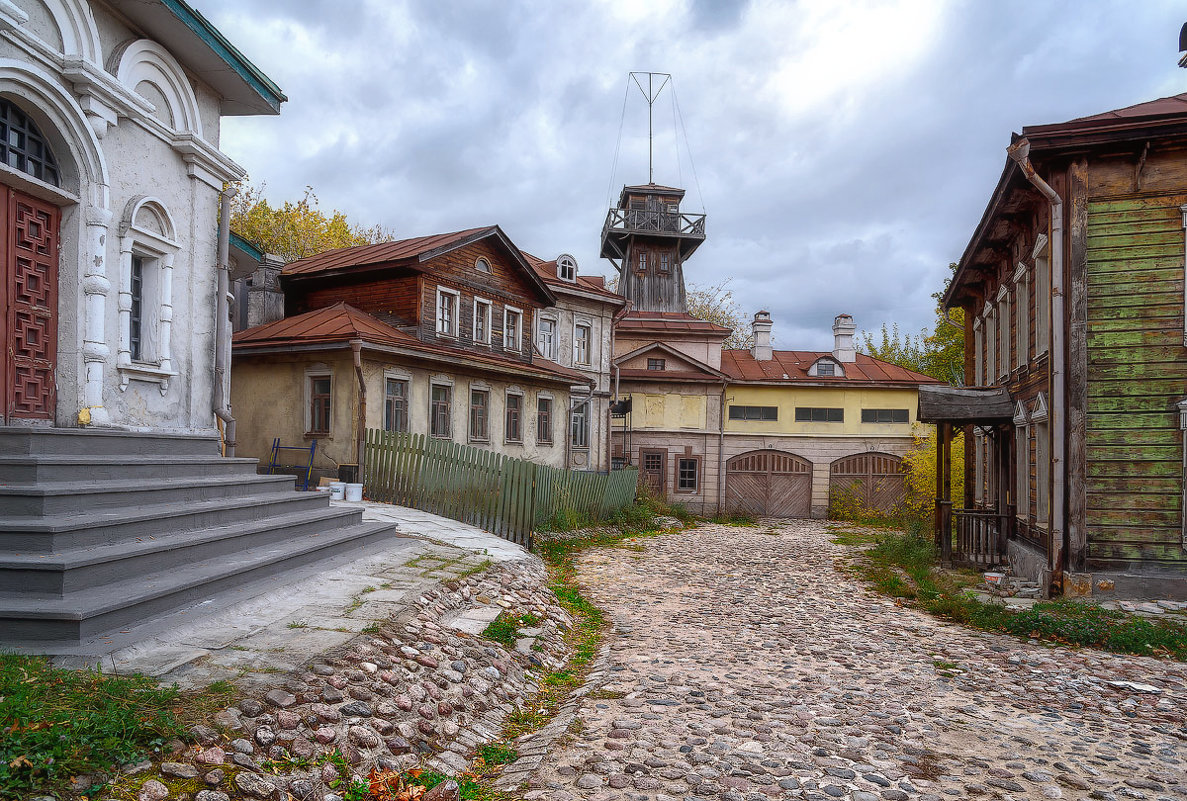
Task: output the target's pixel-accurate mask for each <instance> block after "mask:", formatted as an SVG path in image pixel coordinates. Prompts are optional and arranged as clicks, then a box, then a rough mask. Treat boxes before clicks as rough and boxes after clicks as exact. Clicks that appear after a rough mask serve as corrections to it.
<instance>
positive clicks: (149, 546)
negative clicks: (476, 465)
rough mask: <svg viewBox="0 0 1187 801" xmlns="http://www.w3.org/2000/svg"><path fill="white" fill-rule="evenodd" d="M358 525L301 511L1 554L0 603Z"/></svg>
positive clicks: (325, 512) (351, 516)
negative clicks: (116, 540) (89, 544)
mask: <svg viewBox="0 0 1187 801" xmlns="http://www.w3.org/2000/svg"><path fill="white" fill-rule="evenodd" d="M360 522H362V512H361V510H358V509H351V508H342V507H330V506H329V505H328V501H327V505H326V506H324V507H323V508H321V509H318V510H316V511H315V512H312V513H311V512H310V510H307V509H302V510H300V511H297V512H290V513H288V514H284V515H275V516H272V517H268V518H265V519H257V520H250V521H246V522H243V523H238V524H235V525H222V526H215V527H211V528H207V529H199V530H193V531H183V532H173V531H170V532H167V533H162V534H161V535H159V536H156V537H146V538H138V539H133V540H130V541H123V542H119V543H116V544H112V545H101V546H92V547H81V548H78V547H76V548H70V549H67V550H63V551H59V552H55V553H52V554H35V553H34V554H19V553H18V554H0V603H2V602H3V599H5V598H12V597H16V596H17V595H18V592H17V591H16V590H15V589H8V588H17V587H19V588H20V590H19V594H20V595H25V594H28V593H33V594H41V595H44V596H46V597H57V598H60V597H62V596H63V595H64V594H66V593H75V592H80V591H83V590H87V589H90V588H92V587H96V586H99V585H101V584H103V583H112V582H118V581H119V580H120V579H121V578H123V577H126V576H132V575H149V574H153V573H158V572H160V571H163V570H167V569H169V568H170V567H176V566H180V565H190V564H196V563H199V562H203V561H206V560H212V559H219V558H231V557H234V558H238V557H239V554H240V553H242V552H244V551H247V550H249V549H251V548H258V547H261V546H266V545H270V544H273V543H278V542H284V541H285V540H290V539H294V540H295V539H299V538H301V537H304V536H306V535H312V536H314V537H316V536H318V535H321V534H325V533H327V532H331V531H333V530H334V529H336V528H342V527H348V526H354V525H357V524H359V523H360Z"/></svg>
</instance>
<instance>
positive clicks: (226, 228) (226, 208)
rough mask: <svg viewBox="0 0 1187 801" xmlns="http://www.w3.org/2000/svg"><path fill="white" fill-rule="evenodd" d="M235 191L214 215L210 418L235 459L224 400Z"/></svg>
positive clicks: (231, 422)
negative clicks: (215, 277) (215, 269)
mask: <svg viewBox="0 0 1187 801" xmlns="http://www.w3.org/2000/svg"><path fill="white" fill-rule="evenodd" d="M238 193H239V190H238V189H236V188H235V186H234V185H231V186H228V187H227V188H226V189H224V190H223V191H222V192H221V193H220V195H219V213H218V297H217V299H216V303H215V313H214V314H215V317H214V416H215V417H217V418H218V419H219V420H222V421H223V425H224V426H225V433H224V435H223V455H224V456H232V457H233V456H234V455H235V418H234V417H232V416H231V399H230V398H229V397H227V396H228V389H229V384H230V382H229V380H228V379H229V377H230V376H229V371H228V367H229V364H230V361H231V313H230V308H231V307H230V298H229V297H228V292H229V291H230V286H231V283H230V272H231V263H230V259H231V198H233V197H235V195H237V194H238Z"/></svg>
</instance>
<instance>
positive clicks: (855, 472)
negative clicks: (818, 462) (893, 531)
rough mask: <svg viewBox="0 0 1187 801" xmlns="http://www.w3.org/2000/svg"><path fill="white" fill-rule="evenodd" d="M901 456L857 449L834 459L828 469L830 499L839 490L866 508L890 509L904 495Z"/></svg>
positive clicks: (830, 499)
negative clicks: (857, 450) (862, 451)
mask: <svg viewBox="0 0 1187 801" xmlns="http://www.w3.org/2000/svg"><path fill="white" fill-rule="evenodd" d="M906 478H907V477H906V474H905V472H904V471H903V460H902V459H900V458H899V457H897V456H892V455H891V454H889V453H877V452H874V451H870V452H869V453H858V454H855V455H853V456H846V457H845V458H843V459H837V460H836V461H835V462H833V463H832V466H831V468H830V470H829V482H828V495H829V502H830V504H831V503H835V502H836V501H837V499H838V497H839V496H841V495H842V494H845V495H848V496H849V497H852V498H854V499H855V500H857V501H859V502H860V503H861V504H862V506H864V507H865V508H867V509H875V510H877V511H880V512H893V511H894V509H895V508H896V507H897V506H898V505H899V504H901V503H902V502H903V501H904V500H905V499H906V497H907V485H906Z"/></svg>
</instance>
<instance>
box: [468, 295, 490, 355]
mask: <svg viewBox="0 0 1187 801" xmlns="http://www.w3.org/2000/svg"><path fill="white" fill-rule="evenodd" d="M492 308H494V304H493V303H492V302H491V301H490V300H488V299H487V298H480V297H478V296H475V297H474V323H473V325H474V327H473V328H472V329H470V338H471V340H473V342H474V344H475V345H489V344H490V342H491V317H492V314H491V309H492ZM479 320H483V321H484V326H483V327H484V330H485V332H486V336H485V337H483V338H481V339H480V338H479V337H478V321H479Z"/></svg>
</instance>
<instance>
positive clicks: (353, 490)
mask: <svg viewBox="0 0 1187 801" xmlns="http://www.w3.org/2000/svg"><path fill="white" fill-rule="evenodd" d="M362 499H363V485H362V484H347V485H346V500H348V501H361V500H362Z"/></svg>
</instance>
